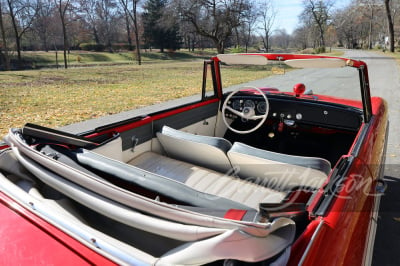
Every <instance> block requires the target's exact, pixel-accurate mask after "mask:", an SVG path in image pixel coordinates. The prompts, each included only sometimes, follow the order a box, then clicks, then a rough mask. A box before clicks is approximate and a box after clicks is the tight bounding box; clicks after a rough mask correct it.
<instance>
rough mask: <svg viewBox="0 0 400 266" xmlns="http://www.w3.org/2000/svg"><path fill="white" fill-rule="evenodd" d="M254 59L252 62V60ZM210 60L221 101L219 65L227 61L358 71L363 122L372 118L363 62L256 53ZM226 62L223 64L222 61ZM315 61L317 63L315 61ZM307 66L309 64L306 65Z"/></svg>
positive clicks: (331, 57) (366, 75)
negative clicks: (310, 62)
mask: <svg viewBox="0 0 400 266" xmlns="http://www.w3.org/2000/svg"><path fill="white" fill-rule="evenodd" d="M253 59H254V60H253ZM211 60H212V61H213V62H214V68H213V69H214V70H213V71H215V75H214V77H215V81H214V82H215V85H216V86H217V91H218V96H219V98H220V99H222V95H223V88H222V81H221V80H222V77H221V69H220V64H222V63H226V62H228V61H229V63H231V64H236V63H237V62H240V63H241V64H244V65H252V61H254V64H253V65H263V64H264V65H265V64H268V61H272V62H282V63H285V61H288V63H292V62H295V63H296V64H299V65H300V64H302V63H305V64H304V65H305V67H307V64H308V63H309V62H307V61H309V60H314V62H317V61H318V62H319V63H321V64H319V66H320V67H324V68H329V67H352V68H356V69H357V70H358V79H359V84H360V93H361V101H362V106H363V116H364V121H365V122H369V121H370V120H371V117H372V104H371V93H370V86H369V77H368V67H367V64H366V63H365V62H364V61H360V60H354V59H349V58H344V57H335V56H322V55H304V54H261V53H260V54H257V53H245V54H223V55H217V56H215V57H212V58H211ZM223 60H224V61H226V62H224V61H223ZM316 60H317V61H316ZM324 61H325V62H326V65H324V64H323V63H324ZM308 65H309V64H308Z"/></svg>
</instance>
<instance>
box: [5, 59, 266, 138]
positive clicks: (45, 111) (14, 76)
mask: <svg viewBox="0 0 400 266" xmlns="http://www.w3.org/2000/svg"><path fill="white" fill-rule="evenodd" d="M202 67H203V62H202V61H201V60H198V61H195V62H190V63H188V62H174V61H172V62H168V63H157V64H147V65H142V66H137V65H122V66H98V67H88V68H70V69H67V70H65V69H58V70H57V69H44V70H29V71H12V72H0V121H1V125H0V134H1V135H4V134H6V133H7V131H8V129H9V128H10V127H21V126H23V125H24V124H25V123H27V122H31V123H37V124H40V125H43V126H49V127H60V126H64V125H67V124H71V123H75V122H79V121H84V120H87V119H91V118H96V117H100V116H105V115H108V114H114V113H119V112H121V111H125V110H130V109H135V108H139V107H142V106H147V105H151V104H156V103H159V102H162V101H166V100H170V99H175V98H180V97H184V96H189V95H193V94H198V93H200V91H201V90H200V88H201V83H202V82H201V81H202ZM224 75H225V78H226V80H228V81H229V82H226V83H225V84H224V85H225V86H229V85H233V84H239V83H243V82H246V81H250V80H254V79H257V78H262V77H264V76H265V75H266V74H265V71H254V70H251V69H235V68H233V69H227V70H225V71H224Z"/></svg>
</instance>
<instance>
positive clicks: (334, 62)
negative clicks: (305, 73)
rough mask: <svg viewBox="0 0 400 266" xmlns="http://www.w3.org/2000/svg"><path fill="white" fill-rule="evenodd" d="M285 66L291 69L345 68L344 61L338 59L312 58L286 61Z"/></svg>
mask: <svg viewBox="0 0 400 266" xmlns="http://www.w3.org/2000/svg"><path fill="white" fill-rule="evenodd" d="M285 64H286V65H288V66H290V67H293V68H339V67H345V66H346V61H345V60H342V59H338V58H313V59H295V60H286V61H285Z"/></svg>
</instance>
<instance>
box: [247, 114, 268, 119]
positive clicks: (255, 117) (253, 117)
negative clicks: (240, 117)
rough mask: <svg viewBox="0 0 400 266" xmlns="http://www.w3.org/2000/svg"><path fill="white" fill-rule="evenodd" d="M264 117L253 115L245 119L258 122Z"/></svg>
mask: <svg viewBox="0 0 400 266" xmlns="http://www.w3.org/2000/svg"><path fill="white" fill-rule="evenodd" d="M263 118H264V115H253V116H252V117H248V118H247V119H249V120H258V119H263Z"/></svg>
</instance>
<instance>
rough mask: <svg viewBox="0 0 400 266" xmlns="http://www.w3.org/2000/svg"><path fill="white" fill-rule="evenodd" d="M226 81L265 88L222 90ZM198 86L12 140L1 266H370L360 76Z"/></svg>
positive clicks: (251, 64)
mask: <svg viewBox="0 0 400 266" xmlns="http://www.w3.org/2000/svg"><path fill="white" fill-rule="evenodd" d="M235 68H242V69H245V70H248V71H249V73H250V72H251V71H262V73H265V77H264V78H263V79H259V80H256V81H254V82H249V83H246V84H241V85H240V86H236V87H234V86H233V87H232V86H229V88H225V87H226V86H225V85H224V84H230V83H229V81H226V80H224V79H223V77H224V75H223V73H224V71H226V70H232V69H235ZM203 71H204V74H203V83H202V91H201V93H200V92H199V93H200V94H199V96H198V97H197V98H196V99H195V100H193V98H191V99H192V100H191V101H190V102H188V101H186V102H184V103H182V104H178V105H177V106H173V107H168V108H166V109H164V110H157V111H153V112H147V113H143V114H142V115H138V116H135V117H131V118H129V119H126V120H123V121H117V122H115V123H114V122H113V123H109V124H104V125H101V126H99V127H96V128H93V129H91V130H89V131H85V132H82V133H80V134H72V133H67V132H65V131H60V130H56V129H51V128H46V127H43V126H40V125H35V124H30V123H27V124H26V125H25V126H24V127H23V128H20V129H11V130H10V131H9V133H8V135H7V136H6V137H5V138H4V144H3V145H2V146H1V150H0V203H1V204H0V217H1V218H0V223H1V226H0V228H1V230H0V239H1V240H0V252H1V256H0V264H2V265H10V264H18V265H27V264H29V265H38V264H46V265H48V264H56V265H57V264H58V265H60V264H65V263H66V262H68V264H70V265H84V264H90V265H93V264H95V265H113V264H120V265H204V264H210V265H248V264H251V265H253V264H259V265H362V264H369V263H370V260H371V250H372V247H373V243H374V232H375V226H376V215H377V209H378V207H379V198H380V197H379V195H380V194H381V193H382V191H383V190H384V188H385V184H384V182H383V180H382V177H383V167H382V165H383V163H384V159H385V148H386V137H387V132H388V115H387V105H386V103H385V101H384V100H383V99H381V98H378V97H371V96H370V88H369V82H368V69H367V65H366V64H365V63H364V62H362V61H358V60H352V59H346V58H338V57H324V56H312V55H293V54H227V55H218V56H215V57H213V58H211V59H210V60H207V61H205V62H204V68H203ZM274 74H276V75H274ZM328 95H330V96H328ZM374 217H375V218H374Z"/></svg>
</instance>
